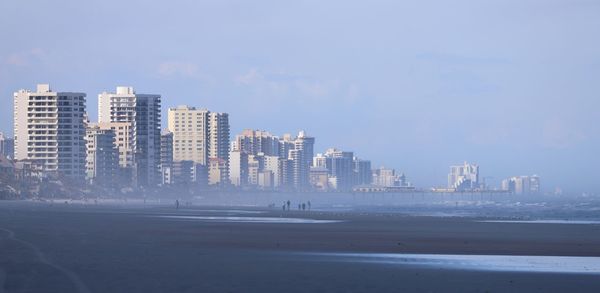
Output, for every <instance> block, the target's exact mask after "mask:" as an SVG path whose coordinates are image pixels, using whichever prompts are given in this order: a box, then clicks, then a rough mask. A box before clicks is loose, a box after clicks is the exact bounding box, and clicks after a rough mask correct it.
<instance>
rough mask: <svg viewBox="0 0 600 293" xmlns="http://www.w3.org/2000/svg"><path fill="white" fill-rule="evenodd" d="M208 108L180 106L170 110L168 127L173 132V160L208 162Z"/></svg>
mask: <svg viewBox="0 0 600 293" xmlns="http://www.w3.org/2000/svg"><path fill="white" fill-rule="evenodd" d="M209 113H210V112H209V111H208V110H206V109H196V108H194V107H189V106H178V107H176V108H169V110H168V123H167V126H168V129H169V131H170V132H171V133H173V160H174V161H184V160H187V161H193V162H195V163H198V164H202V165H206V164H207V162H208V145H209V144H208V143H209V141H208V140H209V139H208V134H209V133H208V116H209Z"/></svg>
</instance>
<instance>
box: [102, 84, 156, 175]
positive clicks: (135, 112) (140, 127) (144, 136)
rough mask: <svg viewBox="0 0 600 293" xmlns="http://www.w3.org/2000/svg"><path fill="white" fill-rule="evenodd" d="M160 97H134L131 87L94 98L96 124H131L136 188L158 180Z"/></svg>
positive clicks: (139, 95) (140, 95) (131, 146)
mask: <svg viewBox="0 0 600 293" xmlns="http://www.w3.org/2000/svg"><path fill="white" fill-rule="evenodd" d="M160 102H161V97H160V95H151V94H136V93H135V91H134V89H133V88H132V87H121V86H120V87H117V91H116V92H115V93H108V92H103V93H101V94H99V95H98V121H99V122H100V123H114V122H118V123H124V122H126V123H131V129H132V131H131V132H132V142H131V145H130V148H129V150H130V151H131V152H132V158H133V159H132V163H133V169H134V178H133V179H134V180H135V182H136V185H137V186H154V185H157V184H159V183H160V182H161V177H160V132H161V129H160V119H161V114H160V111H161V109H160Z"/></svg>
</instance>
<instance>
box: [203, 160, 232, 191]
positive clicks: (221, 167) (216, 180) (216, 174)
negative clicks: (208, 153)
mask: <svg viewBox="0 0 600 293" xmlns="http://www.w3.org/2000/svg"><path fill="white" fill-rule="evenodd" d="M228 181H229V166H228V163H227V162H226V161H225V160H223V159H219V158H209V159H208V184H210V185H224V184H225V182H228Z"/></svg>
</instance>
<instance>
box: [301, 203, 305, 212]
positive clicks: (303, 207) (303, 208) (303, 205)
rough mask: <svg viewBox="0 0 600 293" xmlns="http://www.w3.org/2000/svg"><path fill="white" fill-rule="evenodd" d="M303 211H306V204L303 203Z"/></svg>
mask: <svg viewBox="0 0 600 293" xmlns="http://www.w3.org/2000/svg"><path fill="white" fill-rule="evenodd" d="M302 210H303V211H305V210H306V204H305V203H302Z"/></svg>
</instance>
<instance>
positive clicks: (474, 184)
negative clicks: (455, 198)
mask: <svg viewBox="0 0 600 293" xmlns="http://www.w3.org/2000/svg"><path fill="white" fill-rule="evenodd" d="M448 188H451V189H454V190H456V191H469V190H475V189H478V188H480V185H479V166H478V165H474V164H468V163H467V162H464V164H462V165H457V166H450V173H449V174H448Z"/></svg>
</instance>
